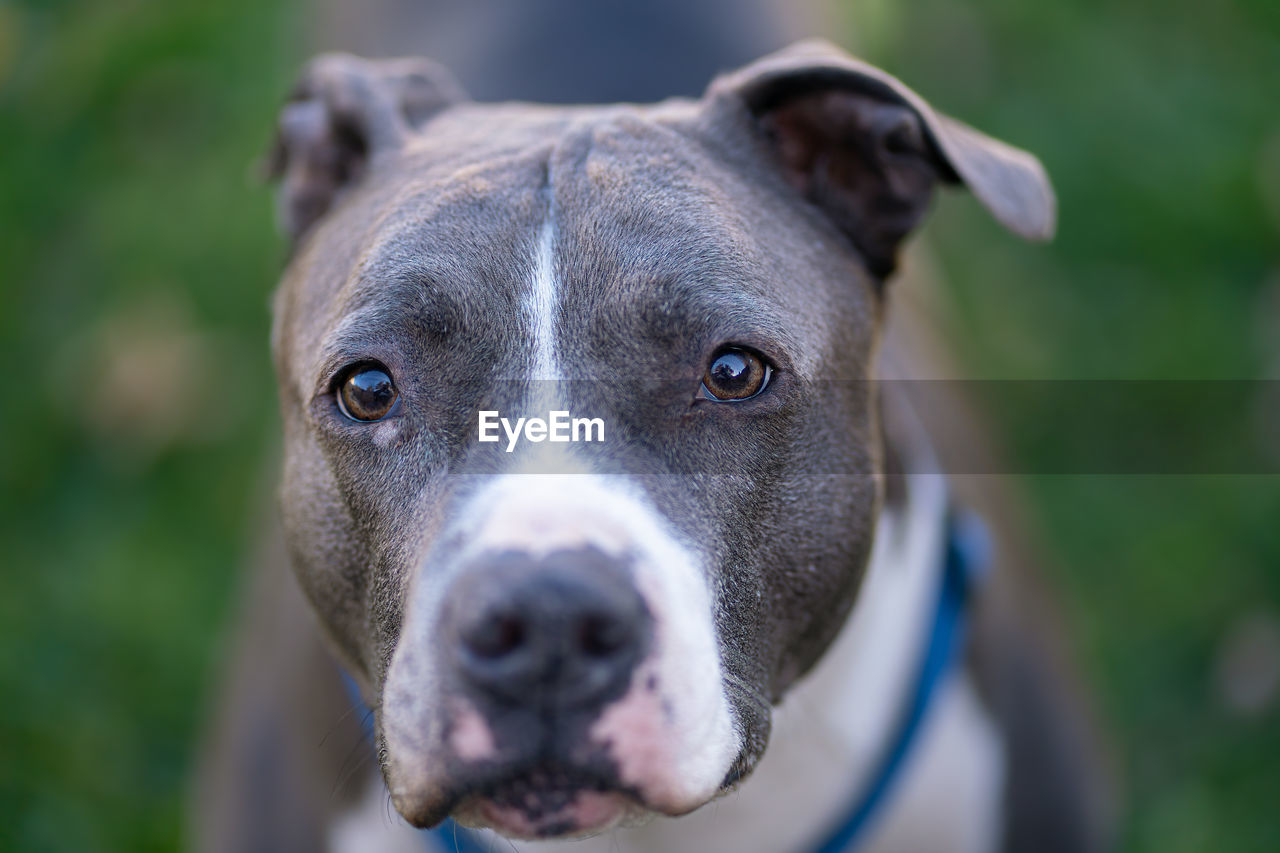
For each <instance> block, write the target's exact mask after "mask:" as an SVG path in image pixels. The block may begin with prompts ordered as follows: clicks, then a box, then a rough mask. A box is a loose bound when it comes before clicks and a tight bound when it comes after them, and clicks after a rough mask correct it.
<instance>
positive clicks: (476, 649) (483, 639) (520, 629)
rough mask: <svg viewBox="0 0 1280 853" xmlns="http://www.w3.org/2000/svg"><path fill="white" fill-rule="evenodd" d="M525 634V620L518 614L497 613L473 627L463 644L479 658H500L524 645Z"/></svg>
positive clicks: (467, 633)
mask: <svg viewBox="0 0 1280 853" xmlns="http://www.w3.org/2000/svg"><path fill="white" fill-rule="evenodd" d="M525 633H526V629H525V624H524V620H523V619H521V618H520V616H519V615H518V614H515V613H495V614H493V615H491V616H490V617H489V618H487V619H481V620H479V621H477V622H476V623H474V624H473V625H471V627H470V630H468V631H467V632H466V635H465V636H464V637H463V642H464V643H466V646H467V648H468V649H469V650H470V651H471V653H472V654H474V655H476V656H478V657H482V658H490V659H492V658H500V657H503V656H504V655H509V654H511V653H512V652H514V651H516V650H517V649H519V648H520V647H521V646H522V645H524V642H525Z"/></svg>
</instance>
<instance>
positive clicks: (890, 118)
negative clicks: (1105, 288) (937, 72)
mask: <svg viewBox="0 0 1280 853" xmlns="http://www.w3.org/2000/svg"><path fill="white" fill-rule="evenodd" d="M708 98H711V99H720V98H735V99H740V100H741V101H742V102H743V103H745V106H746V108H747V109H748V110H749V111H750V113H751V115H752V116H753V117H754V119H755V122H756V125H757V127H758V128H759V130H760V132H761V133H762V134H763V135H764V137H765V138H766V139H767V140H768V143H769V144H770V146H771V147H772V149H773V155H774V157H775V158H776V161H777V164H778V167H779V168H780V169H781V170H782V172H783V174H784V177H785V178H786V179H787V181H788V182H789V183H790V184H791V185H792V186H794V187H795V188H796V189H797V190H799V191H800V192H801V193H802V194H804V195H805V196H806V197H807V198H808V199H809V200H810V201H812V202H813V203H814V204H816V205H818V207H820V208H821V209H822V210H823V211H825V213H826V214H827V215H828V216H829V217H830V218H831V219H832V220H833V221H834V222H835V224H836V225H837V226H839V227H840V228H841V229H842V230H843V231H844V232H845V233H846V234H848V235H849V237H850V238H851V239H852V240H853V242H854V244H855V245H856V246H857V247H858V249H859V250H860V251H861V252H862V254H863V256H864V258H865V259H866V260H867V263H868V266H869V268H870V269H871V271H872V272H874V273H875V274H877V275H879V276H881V277H884V276H887V275H888V274H889V273H890V272H892V270H893V267H894V259H895V256H896V253H897V247H898V244H899V243H900V242H901V241H902V239H903V238H904V237H905V236H906V235H907V234H908V233H909V232H910V231H911V230H912V229H913V228H914V227H915V226H916V224H917V223H918V222H919V220H920V218H921V216H923V214H924V212H925V211H926V209H927V208H928V205H929V201H930V199H931V198H932V195H933V188H934V185H935V184H936V183H937V182H938V181H946V182H948V183H963V184H965V185H966V186H968V187H969V189H970V190H971V191H972V192H973V194H974V195H975V196H977V198H978V200H979V201H980V202H982V204H983V205H984V206H985V207H986V208H987V210H989V211H990V212H991V214H992V215H993V216H994V217H995V218H996V219H997V220H998V221H999V222H1000V223H1001V224H1003V225H1004V226H1005V227H1007V228H1008V229H1009V230H1011V231H1013V232H1014V233H1016V234H1019V235H1021V236H1023V237H1026V238H1028V239H1033V240H1044V239H1048V238H1049V237H1051V236H1052V235H1053V231H1054V225H1055V218H1056V203H1055V201H1054V197H1053V189H1052V188H1051V187H1050V185H1049V179H1048V177H1047V176H1046V175H1045V172H1044V168H1043V167H1042V166H1041V165H1040V161H1039V160H1037V159H1036V158H1035V157H1033V156H1032V155H1031V154H1028V153H1027V152H1025V151H1021V150H1019V149H1017V148H1013V147H1011V146H1008V145H1005V144H1004V143H1002V142H999V141H997V140H995V139H992V138H991V137H989V136H986V135H984V134H982V133H979V132H978V131H976V130H974V129H973V128H971V127H968V126H966V125H964V124H961V123H960V122H958V121H955V120H954V119H951V118H948V117H946V116H943V115H939V114H937V113H935V112H934V111H933V110H932V109H931V108H930V107H929V105H928V104H927V103H925V101H924V100H923V99H922V98H921V97H920V96H919V95H917V94H916V93H915V92H912V91H911V90H910V89H908V88H907V87H906V86H904V85H903V84H902V83H901V82H899V81H898V80H896V79H895V78H893V77H892V76H890V75H889V74H886V73H885V72H883V71H881V70H880V69H878V68H874V67H872V66H870V65H867V64H866V63H863V62H860V61H858V60H856V59H854V58H853V57H851V56H849V55H848V54H846V53H844V52H843V51H841V50H840V49H839V48H837V47H835V46H834V45H831V44H829V43H827V42H823V41H808V42H801V43H799V44H797V45H793V46H792V47H790V48H787V49H786V50H783V51H781V52H779V53H775V54H772V55H770V56H767V57H765V58H764V59H761V60H759V61H758V62H755V63H753V64H751V65H749V66H747V67H746V68H743V69H741V70H740V71H737V72H735V73H732V74H729V75H727V76H724V77H721V78H719V79H718V80H716V81H715V82H714V83H713V84H712V85H711V88H710V90H709V91H708Z"/></svg>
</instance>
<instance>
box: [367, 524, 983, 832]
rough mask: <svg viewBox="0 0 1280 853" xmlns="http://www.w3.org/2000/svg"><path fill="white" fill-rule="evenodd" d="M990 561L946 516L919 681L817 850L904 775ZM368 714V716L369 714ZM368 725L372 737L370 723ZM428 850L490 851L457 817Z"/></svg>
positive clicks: (852, 826)
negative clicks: (871, 768)
mask: <svg viewBox="0 0 1280 853" xmlns="http://www.w3.org/2000/svg"><path fill="white" fill-rule="evenodd" d="M990 563H991V548H990V541H989V539H988V537H987V530H986V527H985V526H984V525H983V523H982V520H981V519H980V518H978V517H977V516H975V515H971V514H953V515H951V516H949V517H948V519H947V539H946V547H945V551H944V554H943V567H942V584H941V586H940V589H939V592H938V603H937V606H936V607H935V608H934V615H933V628H932V631H931V632H930V634H929V639H928V642H927V643H926V645H925V646H924V656H923V658H922V659H921V661H920V669H919V673H918V674H917V675H916V680H915V687H914V689H913V690H912V692H911V695H910V698H909V699H908V701H907V703H906V705H905V706H904V708H903V712H902V717H901V719H900V720H899V722H898V726H897V728H896V730H895V732H894V735H893V737H892V738H891V739H890V740H889V742H888V745H887V747H886V748H885V751H884V752H883V753H882V754H881V756H880V759H879V761H878V763H877V765H876V771H875V773H873V774H872V775H871V777H870V778H871V782H870V783H869V784H868V785H867V787H866V788H865V789H864V790H863V791H862V792H861V793H860V794H859V795H858V797H857V798H856V799H854V800H853V801H852V802H851V803H850V804H849V809H848V810H847V811H846V812H845V817H844V819H843V820H841V822H840V823H839V825H837V826H836V827H835V828H833V829H832V830H831V831H830V832H829V833H828V834H827V835H826V836H825V837H824V839H823V841H822V843H821V844H819V845H818V846H817V847H816V848H814V853H846V851H849V850H853V849H854V848H855V846H856V845H857V844H858V843H860V842H861V840H862V838H863V836H864V835H865V833H866V832H867V831H868V828H869V827H870V826H871V825H872V824H873V823H874V822H875V819H876V817H877V815H878V814H879V813H880V809H881V807H882V806H883V805H884V804H885V803H886V802H887V801H888V799H889V795H890V794H891V793H892V792H893V788H894V786H895V784H896V783H897V781H898V779H899V778H900V777H901V770H902V768H903V765H904V764H905V763H906V759H907V757H908V756H909V755H910V754H911V748H912V746H913V745H914V744H915V742H916V736H917V735H918V734H919V733H920V730H921V728H922V727H923V723H924V720H925V717H926V715H927V714H928V711H929V708H930V707H931V705H932V702H933V699H934V697H935V696H936V695H937V693H938V688H939V686H941V684H942V682H943V681H945V680H946V677H947V675H948V674H949V673H950V672H951V669H952V667H953V666H955V664H956V663H957V662H958V661H959V660H960V654H961V651H962V650H963V647H964V638H965V621H966V616H967V605H968V602H969V597H970V593H971V592H972V590H973V588H974V587H975V586H976V585H977V583H978V581H979V580H980V579H981V578H982V576H983V575H985V573H986V572H987V570H988V569H989V567H990ZM343 675H344V678H345V680H346V682H347V686H348V688H349V689H350V691H351V694H352V697H353V701H355V703H356V704H357V705H361V704H362V700H361V698H360V692H359V689H358V688H356V686H355V683H354V682H353V681H352V680H351V679H350V677H349V676H346V674H345V673H344V674H343ZM365 719H366V720H369V717H368V716H366V718H365ZM366 729H369V730H370V731H369V734H370V736H371V737H372V731H371V723H369V722H366ZM422 835H423V840H424V842H425V843H426V847H427V849H428V850H441V851H453V853H488V848H487V847H486V846H485V845H484V844H483V843H482V840H481V837H480V836H478V835H477V834H476V833H474V832H472V831H471V830H468V829H465V828H463V827H461V826H459V825H458V824H457V823H455V822H454V820H453V819H452V818H449V819H447V820H445V821H444V822H443V823H442V824H440V825H439V826H437V827H435V828H434V829H430V830H424V831H423V832H422Z"/></svg>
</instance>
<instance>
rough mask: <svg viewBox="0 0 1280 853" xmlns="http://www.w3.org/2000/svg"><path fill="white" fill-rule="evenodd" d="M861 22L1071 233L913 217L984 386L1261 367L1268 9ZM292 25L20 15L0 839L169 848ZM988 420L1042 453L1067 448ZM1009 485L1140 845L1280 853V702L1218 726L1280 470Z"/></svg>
mask: <svg viewBox="0 0 1280 853" xmlns="http://www.w3.org/2000/svg"><path fill="white" fill-rule="evenodd" d="M846 6H847V11H848V15H847V18H848V24H849V27H850V30H851V31H852V33H853V35H852V43H853V44H855V45H858V46H860V48H861V51H862V52H863V54H864V55H866V56H867V57H868V58H869V59H872V60H873V61H878V62H881V63H883V64H884V65H886V66H887V67H889V68H890V69H891V70H893V71H894V72H895V73H897V74H898V75H899V76H901V77H902V78H903V79H905V80H907V81H908V82H909V83H910V84H911V85H912V86H913V87H915V88H916V89H917V90H918V91H920V92H922V93H924V94H926V95H927V96H928V97H929V98H930V99H931V100H932V101H933V102H934V103H935V104H937V105H938V106H939V107H940V108H941V109H943V110H944V111H947V112H950V113H952V114H954V115H957V116H961V117H963V118H965V119H966V120H968V121H969V122H971V123H973V124H974V125H976V126H978V127H980V128H983V129H984V130H987V131H989V132H991V133H993V134H994V135H997V136H1000V137H1002V138H1005V139H1008V140H1010V141H1013V142H1015V143H1017V144H1021V145H1023V146H1025V147H1027V148H1029V149H1031V150H1033V151H1036V152H1037V153H1038V154H1040V155H1041V156H1042V158H1043V159H1044V161H1045V163H1046V165H1047V166H1048V168H1049V171H1050V173H1051V174H1052V175H1053V177H1054V179H1055V181H1056V184H1057V187H1058V190H1059V195H1060V199H1061V221H1062V227H1061V232H1060V236H1059V239H1058V240H1057V241H1056V242H1055V243H1054V244H1052V245H1050V246H1047V247H1046V246H1031V245H1023V244H1020V243H1018V242H1017V241H1016V240H1014V239H1013V238H1011V237H1009V236H1008V235H1006V234H1004V233H1002V232H1000V231H999V229H998V228H997V227H996V226H994V225H991V224H990V223H989V222H988V221H987V220H986V218H985V217H984V216H983V215H981V214H980V212H979V211H978V210H977V208H976V205H975V204H974V203H973V202H972V201H971V200H968V199H965V198H963V197H958V196H957V197H948V198H947V199H946V200H945V201H944V203H943V204H942V205H941V206H940V207H941V209H940V211H939V215H938V216H937V217H936V218H935V219H934V220H933V222H932V224H931V225H930V227H929V229H928V231H929V243H930V251H931V252H932V253H933V254H934V256H935V257H936V259H937V261H938V263H939V267H940V268H941V269H942V270H943V273H944V277H945V280H946V281H947V282H948V284H949V286H950V287H951V291H950V295H951V298H952V299H953V301H954V304H955V310H954V316H953V318H952V322H953V330H954V331H955V333H956V338H957V340H959V341H962V342H963V344H962V346H963V356H964V358H965V359H966V360H967V363H968V365H969V366H970V370H971V372H972V373H973V374H974V375H979V376H990V377H1019V378H1045V377H1053V378H1090V379H1098V378H1180V379H1185V378H1255V377H1259V376H1263V375H1271V376H1273V377H1274V376H1275V375H1276V370H1277V369H1278V368H1277V367H1276V365H1277V363H1280V344H1277V341H1278V340H1280V317H1276V316H1274V315H1275V314H1276V313H1277V308H1276V306H1277V305H1280V298H1277V297H1276V296H1275V295H1274V293H1275V292H1276V291H1277V290H1280V284H1277V283H1276V282H1280V249H1278V245H1280V238H1278V232H1280V117H1278V116H1277V112H1276V109H1275V103H1276V101H1275V79H1276V76H1277V72H1278V71H1280V12H1278V11H1277V9H1278V8H1280V7H1277V6H1276V5H1275V4H1274V3H1272V2H1269V0H1251V2H1244V1H1243V0H1241V2H1236V3H1231V4H1226V3H1223V4H1205V3H1192V2H1190V0H1172V2H1165V3H1152V2H1147V3H1142V2H1138V0H1125V2H1122V3H1119V4H1117V3H1110V4H1103V3H1098V2H1090V3H1076V4H1027V3H1022V2H1015V0H970V2H966V3H964V4H957V3H953V2H951V1H950V0H892V2H891V0H875V2H869V1H868V2H861V3H854V2H852V0H849V2H847V3H846ZM292 14H293V13H292V11H291V7H290V6H289V4H288V3H284V4H278V3H271V2H265V3H264V2H253V1H252V0H224V2H221V3H205V2H195V0H170V2H163V3H162V2H159V0H134V1H133V2H126V3H111V4H101V3H98V4H95V3H90V2H87V0H62V2H40V3H37V2H30V3H19V4H11V5H7V6H0V222H3V228H0V355H3V358H4V363H5V364H6V366H7V370H6V376H7V378H8V387H7V389H6V393H5V395H4V402H3V403H0V439H3V446H4V448H5V450H4V452H3V453H2V454H0V543H3V554H4V557H3V566H2V567H0V695H3V696H4V697H5V701H4V703H3V704H2V705H0V849H6V850H8V849H15V850H33V851H34V850H54V849H59V850H61V849H65V850H80V851H97V850H142V851H146V850H173V849H176V848H177V847H178V845H179V841H180V837H181V827H182V815H183V807H184V798H185V796H186V789H185V786H186V780H187V775H188V773H189V771H190V764H191V760H192V756H193V750H194V742H195V741H194V738H195V734H196V732H197V730H198V727H199V724H200V718H201V714H202V710H201V709H202V707H203V701H204V693H205V691H206V689H207V685H208V680H209V678H210V675H211V672H212V668H213V666H214V664H215V663H216V661H217V660H218V655H219V654H220V652H221V650H222V648H223V645H222V637H221V634H220V632H221V630H222V626H223V625H224V624H225V620H226V618H227V616H228V608H229V604H230V601H231V594H232V590H233V588H234V585H235V582H236V578H237V575H238V572H239V569H240V566H241V565H242V563H243V561H244V557H245V554H246V553H247V551H248V550H249V542H250V539H251V538H252V535H253V531H254V529H255V522H256V518H257V516H258V515H260V514H261V513H262V511H263V508H264V507H266V506H268V505H269V504H268V502H269V501H270V499H271V498H270V480H269V474H268V473H266V472H269V468H270V463H271V461H272V460H273V458H274V456H273V452H272V449H271V448H272V447H273V445H274V441H275V438H274V435H275V431H276V424H275V420H274V418H275V414H274V406H275V402H274V391H273V389H272V378H271V374H270V369H269V362H268V358H267V345H266V338H267V329H268V315H267V299H268V294H269V292H270V289H271V288H272V286H273V284H274V281H275V278H276V274H277V272H278V269H279V265H280V262H281V259H282V253H283V249H282V246H281V244H280V242H279V240H278V239H277V238H276V237H275V236H274V229H273V226H272V223H271V209H270V200H269V197H268V194H267V193H266V192H265V191H264V190H263V189H262V188H261V187H259V186H257V185H255V184H254V182H253V181H252V180H251V178H250V172H251V168H250V167H251V165H252V164H253V162H254V161H255V159H256V158H257V156H258V155H259V153H260V152H261V151H262V150H263V149H264V147H265V144H266V142H267V140H268V138H269V133H270V127H271V124H272V122H273V120H274V115H275V109H276V106H277V104H278V101H279V98H280V96H281V94H282V93H283V92H284V91H285V90H286V88H287V86H288V85H289V83H290V82H291V76H292V73H293V70H294V68H295V67H296V64H297V61H298V59H299V58H300V48H299V46H298V43H297V40H296V39H297V37H296V35H295V34H296V33H299V32H301V26H300V25H299V22H298V21H296V20H294V19H293V17H292ZM1269 293H1270V294H1271V295H1268V294H1269ZM169 368H172V369H169ZM996 414H997V416H998V417H999V418H1000V419H1001V420H1000V423H1001V424H1002V426H1003V427H1004V429H1005V430H1006V433H1007V437H1008V439H1009V442H1010V445H1011V446H1013V447H1015V448H1022V450H1021V452H1022V453H1023V454H1024V456H1022V457H1021V458H1020V461H1021V462H1022V463H1023V464H1024V465H1025V467H1026V468H1027V469H1028V470H1033V469H1036V468H1038V467H1043V465H1042V463H1043V462H1044V458H1045V457H1048V456H1051V454H1052V453H1054V451H1055V447H1054V445H1053V443H1052V441H1049V442H1048V443H1047V444H1046V443H1044V442H1042V441H1041V442H1036V443H1032V442H1023V441H1020V438H1023V437H1024V434H1025V432H1026V430H1025V429H1024V428H1020V427H1019V426H1018V417H1019V413H1018V412H1016V411H1011V412H997V413H996ZM1115 428H1116V429H1125V430H1135V429H1151V428H1152V424H1151V423H1150V421H1149V420H1145V421H1143V420H1140V421H1135V422H1133V423H1118V424H1116V425H1115ZM1051 438H1052V436H1050V439H1051ZM1024 444H1025V445H1026V446H1024ZM1025 480H1026V482H1025V486H1026V487H1027V489H1028V490H1029V494H1031V495H1032V497H1033V500H1034V505H1035V506H1034V511H1033V517H1034V518H1036V519H1037V520H1038V522H1039V524H1040V526H1041V527H1042V529H1043V531H1044V534H1045V537H1046V539H1047V541H1048V542H1049V543H1050V545H1051V546H1052V548H1053V551H1054V554H1055V556H1056V563H1055V565H1056V570H1055V575H1054V581H1055V583H1056V585H1057V586H1058V587H1059V588H1060V589H1061V590H1062V593H1063V597H1064V600H1065V602H1066V607H1067V610H1068V614H1069V616H1070V621H1071V623H1072V624H1073V626H1074V627H1075V629H1076V640H1077V645H1078V647H1079V648H1080V650H1081V652H1082V658H1083V664H1084V668H1085V670H1086V672H1087V673H1088V674H1089V675H1090V677H1091V679H1092V680H1093V682H1094V683H1095V684H1096V685H1097V687H1098V692H1099V696H1100V701H1099V704H1100V706H1101V709H1102V711H1103V714H1104V717H1105V718H1106V719H1107V721H1108V722H1109V725H1110V728H1111V731H1112V735H1113V739H1114V742H1115V743H1116V745H1117V748H1118V751H1119V753H1120V759H1121V764H1122V765H1123V766H1124V768H1125V772H1126V786H1125V787H1126V792H1127V803H1128V810H1127V819H1126V821H1125V825H1124V832H1123V839H1124V842H1125V843H1124V848H1125V849H1126V850H1131V851H1152V853H1157V852H1158V853H1170V851H1181V850H1188V851H1190V850H1207V849H1212V850H1215V851H1239V853H1244V851H1264V850H1272V849H1274V848H1275V846H1276V844H1277V841H1278V840H1280V812H1277V810H1276V808H1275V803H1277V802H1280V719H1278V717H1277V711H1276V709H1275V708H1274V707H1273V708H1272V709H1271V710H1270V711H1269V712H1267V713H1266V714H1265V715H1263V716H1261V717H1258V718H1254V719H1241V718H1238V717H1233V716H1231V715H1229V714H1227V713H1226V712H1225V711H1224V710H1223V709H1222V708H1221V706H1220V703H1218V702H1217V701H1216V699H1215V694H1214V691H1213V688H1212V667H1213V661H1214V657H1215V654H1216V649H1217V647H1218V644H1219V642H1220V639H1221V637H1222V635H1223V633H1224V632H1225V631H1226V630H1227V629H1228V627H1229V626H1230V625H1231V624H1232V623H1233V622H1234V620H1235V619H1237V618H1238V617H1239V616H1240V615H1242V614H1244V613H1247V612H1250V611H1252V610H1255V609H1258V608H1270V609H1271V611H1272V612H1274V611H1275V610H1276V609H1277V608H1280V532H1278V531H1280V525H1278V524H1277V519H1280V486H1278V484H1277V479H1276V478H1275V477H1241V476H1236V477H1224V476H1202V477H1138V476H1053V475H1039V476H1033V477H1027V478H1025Z"/></svg>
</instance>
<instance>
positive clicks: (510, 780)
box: [453, 765, 645, 839]
mask: <svg viewBox="0 0 1280 853" xmlns="http://www.w3.org/2000/svg"><path fill="white" fill-rule="evenodd" d="M644 811H645V810H644V808H643V807H642V806H641V805H640V804H639V802H638V800H637V798H636V797H635V796H634V794H632V793H631V792H628V791H625V790H623V789H622V788H620V787H619V786H618V785H617V784H616V783H615V782H611V781H610V780H608V779H605V778H603V777H602V776H600V775H598V774H593V773H589V772H585V771H583V770H580V769H577V768H572V767H563V766H556V765H547V766H539V767H533V768H530V769H527V770H524V771H522V772H518V773H511V774H506V775H503V776H501V777H498V778H496V779H494V780H493V781H491V782H488V783H486V784H484V785H482V786H480V787H478V788H476V789H473V792H472V793H470V794H469V795H467V796H465V797H463V798H461V799H460V800H459V802H458V805H457V807H456V808H454V810H453V816H454V818H455V819H457V821H458V822H459V823H461V824H462V825H464V826H471V827H487V828H490V829H493V830H495V831H497V832H499V833H501V834H502V835H506V836H508V837H511V838H524V839H546V838H568V837H575V836H584V835H593V834H596V833H599V832H603V831H605V830H608V829H611V828H613V827H615V826H618V825H619V824H621V823H624V822H626V821H628V820H630V819H633V818H635V817H637V816H639V815H640V814H643V813H644Z"/></svg>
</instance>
